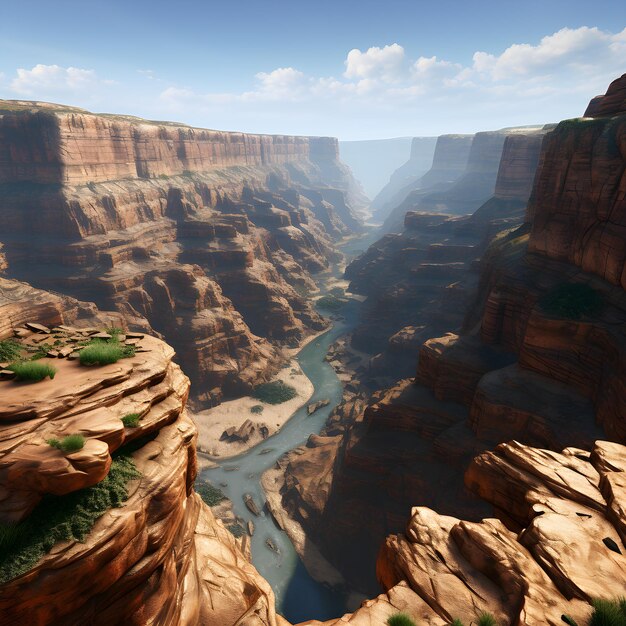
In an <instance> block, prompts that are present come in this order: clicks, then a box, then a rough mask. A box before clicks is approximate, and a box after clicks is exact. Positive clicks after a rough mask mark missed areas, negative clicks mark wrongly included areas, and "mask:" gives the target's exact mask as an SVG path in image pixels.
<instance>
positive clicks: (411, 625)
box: [387, 613, 417, 626]
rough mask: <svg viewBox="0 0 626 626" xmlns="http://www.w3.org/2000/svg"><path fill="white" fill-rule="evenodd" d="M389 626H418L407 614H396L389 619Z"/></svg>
mask: <svg viewBox="0 0 626 626" xmlns="http://www.w3.org/2000/svg"><path fill="white" fill-rule="evenodd" d="M387 625H388V626H417V625H416V624H415V622H414V621H413V620H412V619H411V617H410V616H408V615H407V614H406V613H396V614H395V615H392V616H391V617H390V618H388V619H387Z"/></svg>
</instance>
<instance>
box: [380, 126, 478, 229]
mask: <svg viewBox="0 0 626 626" xmlns="http://www.w3.org/2000/svg"><path fill="white" fill-rule="evenodd" d="M473 139H474V135H441V136H440V137H437V143H436V145H435V152H434V154H433V160H432V165H431V167H430V169H429V170H428V171H427V172H426V173H425V174H424V175H423V176H421V177H420V178H418V179H417V180H412V181H409V182H408V183H407V184H406V185H404V186H402V187H400V188H395V185H392V190H393V194H390V197H389V198H388V199H387V200H385V202H384V203H382V206H380V207H378V208H377V211H376V214H375V216H376V217H377V219H379V220H383V221H384V226H383V228H384V230H385V231H386V232H389V231H394V230H395V229H396V228H397V227H398V226H399V225H401V224H402V216H403V215H404V213H406V212H407V211H410V210H412V209H413V208H414V207H415V206H416V205H417V203H418V202H419V200H420V199H421V197H422V196H424V195H427V194H428V193H430V192H432V191H437V190H444V189H447V188H448V187H450V186H451V185H452V184H453V183H454V182H455V181H456V180H458V179H459V178H460V177H461V176H462V175H463V173H464V172H465V168H466V167H467V160H468V157H469V153H470V149H471V147H472V141H473ZM403 167H404V166H403ZM401 169H402V168H401ZM400 176H402V174H401V173H400ZM390 191H391V190H389V189H385V190H384V193H385V194H389V192H390ZM381 193H382V192H381ZM375 201H376V199H375Z"/></svg>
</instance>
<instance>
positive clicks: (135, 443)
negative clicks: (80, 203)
mask: <svg viewBox="0 0 626 626" xmlns="http://www.w3.org/2000/svg"><path fill="white" fill-rule="evenodd" d="M1 286H2V299H0V312H1V313H2V319H3V320H10V321H11V324H12V323H15V326H14V328H13V330H14V331H15V332H16V334H17V335H18V336H19V339H18V340H17V341H19V345H20V347H21V349H26V348H27V347H28V346H41V345H42V342H43V341H44V340H45V341H47V340H48V339H50V341H52V340H53V339H52V337H53V336H54V337H55V338H56V340H55V347H56V348H57V352H56V353H55V354H57V353H58V351H61V355H60V356H59V357H56V358H54V357H52V355H53V353H52V351H50V352H49V357H48V358H46V357H44V358H43V359H40V360H39V361H37V363H40V364H47V365H53V366H54V367H55V368H56V375H55V376H54V379H53V380H50V379H45V380H43V381H41V382H36V383H27V382H16V381H15V380H7V379H6V377H2V379H1V380H0V435H1V436H0V439H1V441H2V444H1V445H0V500H1V506H0V524H1V529H2V538H1V541H0V581H1V584H0V623H1V624H7V625H9V624H16V623H19V622H22V623H24V624H53V623H54V624H75V625H79V624H81V625H82V624H121V623H127V624H137V625H138V626H139V625H142V626H143V625H144V624H147V623H160V624H168V625H172V624H188V625H189V626H191V625H197V624H203V625H214V626H224V625H225V624H235V623H236V624H242V625H243V624H248V625H250V626H251V625H252V624H255V625H257V626H258V625H260V624H264V625H267V626H279V625H280V624H284V621H283V620H282V618H279V617H277V616H276V614H275V611H274V596H273V593H272V590H271V589H270V587H269V585H268V584H267V582H265V581H264V580H263V579H262V578H261V577H260V576H259V574H258V573H257V572H256V570H255V569H254V568H253V567H252V565H251V564H250V563H249V561H248V560H247V557H246V556H245V551H246V546H245V544H242V543H241V540H236V539H235V538H234V537H233V536H232V535H231V534H230V532H229V531H227V530H226V529H225V528H224V527H223V526H222V525H221V523H220V522H217V521H216V520H215V519H214V517H213V515H212V513H211V510H210V509H209V508H208V507H207V506H206V505H205V504H204V503H203V502H202V500H201V499H200V497H199V496H198V495H197V494H196V493H195V492H194V489H193V485H194V480H195V477H196V471H197V470H196V451H195V440H196V429H195V426H194V424H193V422H192V421H191V419H190V418H189V417H188V416H187V413H186V411H185V402H186V399H187V395H188V393H189V380H188V379H187V377H186V376H185V375H184V374H183V373H182V371H181V370H180V368H179V367H178V365H176V364H174V363H173V362H172V357H173V356H174V351H173V350H172V349H171V348H170V347H169V346H167V345H166V344H164V343H163V342H161V341H160V340H158V339H155V338H152V337H149V336H144V337H143V338H142V337H141V336H138V338H137V339H134V340H132V341H133V342H134V344H133V345H134V346H135V347H136V353H135V355H134V356H130V357H129V358H123V359H121V360H119V361H118V362H117V363H113V364H111V365H102V366H97V365H96V366H91V367H88V366H85V365H81V364H80V363H79V362H78V360H69V359H68V358H63V354H65V353H63V352H62V347H61V346H66V345H67V346H70V349H71V346H79V345H80V342H81V341H85V340H88V338H89V337H90V336H92V335H93V333H94V332H96V331H97V330H98V328H94V327H91V326H89V327H88V326H87V325H91V324H98V323H101V322H102V321H103V320H105V319H107V318H106V317H102V316H98V314H97V313H96V312H95V309H94V308H93V306H91V307H89V306H85V305H82V304H81V303H78V302H76V301H72V300H71V299H69V298H67V297H64V298H60V297H57V296H53V295H51V294H46V293H44V292H41V291H37V290H34V289H32V288H30V287H28V286H27V285H23V284H13V283H10V282H9V281H3V282H2V283H1ZM94 313H96V315H95V316H94V315H93V314H94ZM34 314H38V315H39V317H38V318H33V317H32V315H34ZM115 317H116V316H115V315H113V316H112V317H110V318H108V321H109V322H110V321H111V320H114V319H115ZM117 317H119V316H117ZM35 321H37V322H45V323H47V324H50V325H51V326H53V327H54V326H57V325H60V327H57V328H54V330H53V331H52V333H54V335H53V336H52V334H48V331H47V330H46V329H45V326H44V327H43V328H41V327H39V326H35V327H32V328H35V330H29V329H28V328H27V327H25V326H22V322H27V326H28V325H29V323H30V322H35ZM69 324H71V326H70V325H69ZM100 328H102V326H100ZM7 331H8V327H7V326H5V327H3V330H2V332H0V338H5V337H6V334H7ZM51 357H52V358H51ZM128 414H134V415H136V416H137V422H136V423H135V424H128V425H125V423H124V422H123V421H122V419H121V418H122V417H123V416H128ZM70 434H71V435H82V436H83V437H84V440H85V441H84V445H83V446H82V447H81V448H80V449H78V450H74V451H71V450H68V451H64V450H62V449H60V448H59V447H54V446H53V445H51V444H50V443H48V442H50V441H51V440H52V439H57V440H62V438H63V437H65V436H66V435H70ZM96 484H98V486H97V487H92V486H93V485H96ZM18 522H19V523H18ZM16 523H17V526H16V525H15V524H16Z"/></svg>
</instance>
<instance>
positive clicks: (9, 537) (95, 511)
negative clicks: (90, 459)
mask: <svg viewBox="0 0 626 626" xmlns="http://www.w3.org/2000/svg"><path fill="white" fill-rule="evenodd" d="M139 476H140V473H139V472H138V471H137V469H136V467H135V463H134V462H133V460H132V459H131V458H130V457H129V456H127V455H126V454H117V455H115V457H114V459H113V463H112V465H111V469H110V470H109V473H108V475H107V477H106V478H105V479H104V480H103V481H102V482H100V483H98V484H97V485H94V486H93V487H88V488H86V489H82V490H80V491H74V492H72V493H69V494H67V495H65V496H46V497H44V498H43V500H42V501H41V502H40V503H39V505H37V507H36V508H35V510H34V511H33V512H32V513H31V515H30V516H29V517H27V518H26V519H25V520H24V521H23V522H21V523H19V524H17V525H7V524H1V525H0V583H5V582H7V581H9V580H11V579H13V578H16V577H17V576H20V575H21V574H24V573H25V572H27V571H28V570H30V569H32V568H33V567H34V566H35V565H36V563H37V561H39V560H40V559H41V558H42V557H43V556H44V555H45V554H47V553H48V552H49V551H50V549H51V548H52V547H53V546H54V544H55V543H57V542H59V541H83V539H84V538H85V537H86V536H87V534H88V533H89V532H90V531H91V529H92V527H93V525H94V523H95V522H96V520H97V519H98V518H99V517H100V516H101V515H102V514H103V513H105V512H106V511H107V510H109V509H110V508H113V507H118V506H120V505H121V504H122V503H123V502H124V501H125V500H126V499H127V498H128V489H127V484H128V482H129V481H131V480H135V479H136V478H139Z"/></svg>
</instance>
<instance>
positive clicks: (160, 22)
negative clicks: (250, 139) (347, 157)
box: [0, 0, 626, 139]
mask: <svg viewBox="0 0 626 626" xmlns="http://www.w3.org/2000/svg"><path fill="white" fill-rule="evenodd" d="M1 13H2V16H1V19H0V97H3V98H16V99H39V100H51V101H56V102H62V103H66V104H72V105H76V106H82V107H85V108H88V109H90V110H94V111H103V112H113V113H129V114H134V115H139V116H143V117H148V118H151V119H172V120H178V121H182V122H186V123H190V124H194V125H199V126H205V127H210V128H220V129H226V130H244V131H248V132H267V133H280V132H282V133H296V134H316V135H334V136H339V137H340V138H341V139H368V138H374V139H375V138H384V137H393V136H409V135H437V134H441V133H444V132H474V131H477V130H482V129H490V128H499V127H503V126H513V125H518V124H535V123H543V122H551V121H556V120H559V119H562V118H565V117H572V116H577V115H581V114H582V112H583V111H584V108H585V105H586V103H587V101H588V100H589V99H590V97H591V96H593V95H595V94H597V93H600V92H603V91H604V90H605V89H606V87H607V85H608V83H609V82H610V80H612V79H613V78H615V77H617V76H618V75H620V74H621V73H623V72H626V3H624V2H619V1H617V0H610V1H606V0H595V1H594V2H589V1H588V0H586V1H585V2H579V1H577V0H573V1H569V2H563V1H561V0H542V1H536V0H528V1H526V2H521V1H516V2H508V1H506V2H505V1H502V0H501V1H500V2H491V1H472V2H467V1H466V2H460V1H451V0H443V1H442V0H440V1H439V2H434V1H431V2H422V1H421V0H416V1H413V2H410V1H402V2H400V1H396V0H384V1H380V2H372V1H371V0H359V1H353V0H335V1H334V2H328V1H327V0H316V1H312V2H302V1H301V0H291V2H283V1H282V0H281V1H278V2H276V1H275V2H272V1H266V2H251V1H249V0H240V1H239V2H232V1H231V2H228V3H226V2H221V3H217V2H212V1H207V2H191V1H190V0H182V1H179V2H176V3H174V2H167V3H166V2H162V1H161V0H155V1H153V2H144V1H143V0H139V1H133V0H126V2H120V1H119V0H108V1H106V2H103V1H100V0H82V1H81V2H77V1H73V0H71V1H64V0H58V1H57V2H49V1H46V2H43V1H40V0H36V1H31V2H29V3H22V4H21V5H20V4H19V3H15V2H14V3H10V4H8V3H5V6H3V8H2V12H1Z"/></svg>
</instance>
